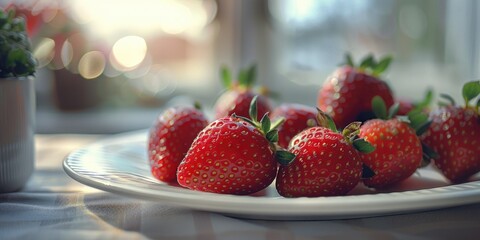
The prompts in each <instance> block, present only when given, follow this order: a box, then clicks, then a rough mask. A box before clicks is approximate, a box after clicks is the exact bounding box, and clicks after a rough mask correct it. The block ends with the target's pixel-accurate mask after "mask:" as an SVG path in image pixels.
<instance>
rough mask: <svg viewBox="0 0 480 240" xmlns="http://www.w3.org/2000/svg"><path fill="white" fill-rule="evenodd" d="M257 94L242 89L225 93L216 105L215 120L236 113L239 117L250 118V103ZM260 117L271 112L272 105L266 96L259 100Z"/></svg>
mask: <svg viewBox="0 0 480 240" xmlns="http://www.w3.org/2000/svg"><path fill="white" fill-rule="evenodd" d="M254 96H255V94H254V93H253V92H251V91H250V90H248V89H242V88H241V87H237V88H233V89H232V90H228V91H227V92H225V93H223V94H222V95H221V96H220V97H219V98H218V100H217V101H216V103H215V119H219V118H222V117H228V116H230V115H232V114H233V113H235V114H236V115H237V116H242V117H246V118H248V117H249V114H248V110H249V108H250V102H251V101H252V99H253V97H254ZM257 111H258V116H259V117H262V116H263V115H265V113H267V112H270V111H271V107H270V103H269V102H268V99H267V98H266V97H264V96H261V95H259V96H258V99H257Z"/></svg>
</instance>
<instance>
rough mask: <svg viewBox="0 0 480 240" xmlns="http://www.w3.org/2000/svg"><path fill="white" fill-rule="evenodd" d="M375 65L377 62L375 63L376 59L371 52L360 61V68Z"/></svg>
mask: <svg viewBox="0 0 480 240" xmlns="http://www.w3.org/2000/svg"><path fill="white" fill-rule="evenodd" d="M375 65H376V63H375V59H374V58H373V55H372V54H369V55H368V56H367V57H365V58H364V59H363V60H362V62H361V63H360V68H362V69H374V66H375Z"/></svg>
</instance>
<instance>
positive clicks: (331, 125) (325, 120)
mask: <svg viewBox="0 0 480 240" xmlns="http://www.w3.org/2000/svg"><path fill="white" fill-rule="evenodd" d="M317 111H318V112H317V116H316V118H317V123H318V126H321V127H326V128H328V129H330V130H332V131H334V132H338V130H337V126H336V125H335V122H334V121H333V119H332V117H330V115H328V114H326V113H324V112H323V111H322V110H320V108H318V107H317Z"/></svg>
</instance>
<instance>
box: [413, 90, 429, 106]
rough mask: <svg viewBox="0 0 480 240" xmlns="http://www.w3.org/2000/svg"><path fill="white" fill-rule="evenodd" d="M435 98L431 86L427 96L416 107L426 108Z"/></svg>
mask: <svg viewBox="0 0 480 240" xmlns="http://www.w3.org/2000/svg"><path fill="white" fill-rule="evenodd" d="M432 100H433V90H432V89H431V88H429V89H427V92H426V93H425V96H424V98H423V100H422V101H421V102H419V103H417V106H416V107H415V108H421V109H423V108H425V107H428V106H429V105H430V104H431V103H432Z"/></svg>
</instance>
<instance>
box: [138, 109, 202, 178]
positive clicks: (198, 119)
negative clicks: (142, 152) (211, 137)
mask: <svg viewBox="0 0 480 240" xmlns="http://www.w3.org/2000/svg"><path fill="white" fill-rule="evenodd" d="M207 124H208V121H207V120H206V118H205V116H204V115H203V113H202V112H201V111H199V110H197V109H195V108H191V107H175V108H169V109H167V110H166V111H164V112H163V114H161V115H160V116H159V117H158V118H157V120H156V122H155V123H154V125H153V126H152V128H151V129H150V133H149V137H148V159H149V162H150V167H151V172H152V175H153V176H154V177H155V178H157V179H158V180H160V181H163V182H169V183H171V182H175V181H176V179H177V177H176V172H177V167H178V164H180V162H181V161H182V159H183V158H184V157H185V154H186V153H187V151H188V149H189V148H190V145H191V144H192V142H193V139H195V137H196V136H197V134H198V133H199V132H200V131H201V130H202V129H203V128H204V127H205V126H207Z"/></svg>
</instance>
